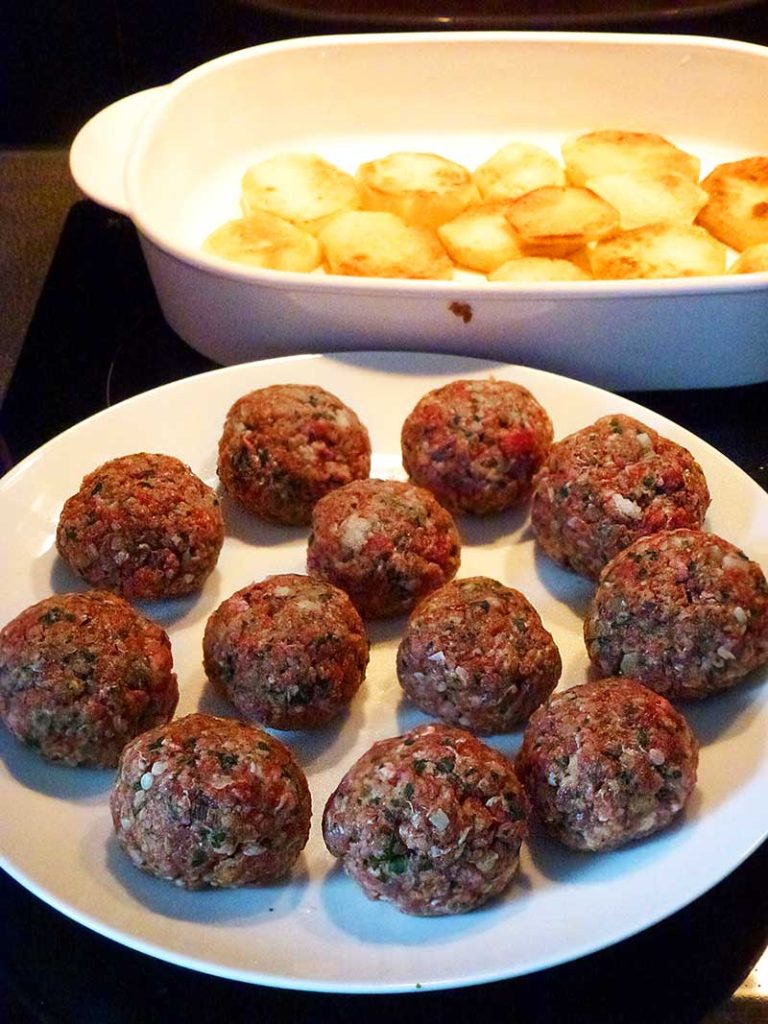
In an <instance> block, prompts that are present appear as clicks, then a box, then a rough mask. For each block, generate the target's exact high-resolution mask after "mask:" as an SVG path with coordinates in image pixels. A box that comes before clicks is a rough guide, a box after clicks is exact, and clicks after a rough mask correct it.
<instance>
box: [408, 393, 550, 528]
mask: <svg viewBox="0 0 768 1024" xmlns="http://www.w3.org/2000/svg"><path fill="white" fill-rule="evenodd" d="M552 436H553V432H552V422H551V420H550V418H549V416H548V414H547V412H546V411H545V409H544V408H543V407H542V406H541V405H540V404H539V402H538V401H537V400H536V399H535V398H534V396H533V395H532V394H531V392H530V391H528V389H527V388H524V387H522V385H520V384H514V383H512V382H511V381H506V380H457V381H453V382H452V383H450V384H446V385H445V386H444V387H441V388H437V389H436V390H434V391H430V393H429V394H428V395H425V396H424V397H423V398H422V399H421V401H419V402H418V404H417V405H416V407H415V408H414V409H413V411H412V412H411V413H410V415H409V416H408V418H407V419H406V421H405V423H404V424H403V429H402V435H401V445H402V452H403V465H404V466H405V469H406V471H407V473H408V475H409V477H410V478H411V480H412V481H413V482H414V483H415V484H418V485H419V486H420V487H426V488H427V489H428V490H430V491H432V493H433V494H434V495H435V497H436V498H437V499H438V501H439V502H440V503H441V504H442V505H444V506H445V507H446V508H447V509H450V511H452V512H456V513H460V512H467V513H470V514H472V515H488V514H489V513H493V512H501V511H503V510H504V509H508V508H511V507H512V506H514V505H518V504H520V503H521V502H522V501H524V500H525V499H526V498H527V497H528V495H529V493H530V490H531V481H532V479H533V475H534V473H535V472H536V471H537V470H538V469H539V467H540V466H541V464H542V462H543V461H544V458H545V456H546V454H547V452H548V451H549V448H550V445H551V444H552Z"/></svg>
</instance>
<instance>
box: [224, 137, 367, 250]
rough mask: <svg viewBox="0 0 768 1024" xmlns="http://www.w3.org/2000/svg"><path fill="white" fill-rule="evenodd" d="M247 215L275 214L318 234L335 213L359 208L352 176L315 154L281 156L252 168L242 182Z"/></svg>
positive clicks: (243, 203) (242, 198) (243, 201)
mask: <svg viewBox="0 0 768 1024" xmlns="http://www.w3.org/2000/svg"><path fill="white" fill-rule="evenodd" d="M241 205H242V208H243V213H244V214H245V216H246V217H247V216H250V214H252V213H253V212H254V211H256V210H264V211H266V212H267V213H273V214H275V216H277V217H282V218H283V219H284V220H289V221H291V223H293V224H298V225H299V226H300V227H303V228H306V229H307V230H308V231H312V232H317V231H318V230H319V229H320V228H321V227H322V226H323V224H324V223H325V221H326V220H327V219H328V218H329V217H332V216H333V215H334V214H335V213H340V212H341V211H342V210H356V209H358V207H359V206H360V196H359V195H358V191H357V184H356V183H355V179H354V178H353V177H352V175H351V174H347V173H346V171H342V170H341V168H339V167H336V166H335V165H334V164H331V163H329V162H328V161H327V160H324V159H323V158H322V157H319V156H315V155H314V154H313V153H279V154H278V155H277V156H272V157H268V158H267V159H266V160H262V161H260V162H259V163H257V164H253V166H251V167H249V168H248V170H247V171H246V172H245V175H244V176H243V181H242V196H241Z"/></svg>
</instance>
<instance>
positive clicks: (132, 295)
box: [0, 200, 768, 1024]
mask: <svg viewBox="0 0 768 1024" xmlns="http://www.w3.org/2000/svg"><path fill="white" fill-rule="evenodd" d="M212 368H214V364H213V363H211V362H210V361H209V360H207V359H205V358H203V357H202V356H200V355H198V354H197V353H195V352H194V351H192V349H190V348H189V347H188V346H187V345H186V344H185V343H184V342H182V341H181V340H180V339H179V338H178V337H177V336H176V335H175V334H174V333H173V331H171V330H170V328H169V327H168V326H167V325H166V324H165V322H164V321H163V318H162V316H161V314H160V311H159V308H158V306H157V302H156V300H155V296H154V293H153V291H152V287H151V284H150V281H149V278H148V275H147V272H146V269H145V266H144V263H143V259H142V257H141V252H140V248H139V245H138V241H137V238H136V233H135V230H134V228H133V226H132V224H131V223H130V222H129V221H128V220H126V219H125V218H123V217H121V216H119V215H116V214H113V213H110V212H109V211H107V210H104V209H103V208H101V207H99V206H97V205H96V204H94V203H92V202H90V201H87V200H83V201H80V202H77V203H75V204H74V205H73V206H72V207H71V210H70V212H69V215H68V217H67V220H66V223H65V225H64V229H63V231H62V234H61V238H60V242H59V245H58V248H57V250H56V253H55V255H54V259H53V262H52V264H51V267H50V271H49V273H48V276H47V278H46V282H45V286H44V288H43V291H42V294H41V296H40V300H39V302H38V304H37V307H36V310H35V314H34V317H33V319H32V322H31V325H30V328H29V331H28V334H27V337H26V339H25V343H24V346H23V349H22V352H21V356H20V358H19V361H18V364H17V367H16V371H15V373H14V375H13V377H12V380H11V383H10V386H9V389H8V392H7V396H6V399H5V403H4V406H3V409H2V412H1V413H0V434H2V438H3V440H4V443H5V449H6V456H7V459H6V461H7V462H9V463H13V462H17V461H19V460H20V459H22V458H23V457H24V456H26V455H27V454H29V453H30V452H31V451H33V450H34V449H35V448H37V447H38V446H39V445H40V444H42V443H44V442H45V441H46V440H48V439H49V438H51V437H53V436H55V435H56V434H58V433H59V432H60V431H61V430H63V429H66V428H67V427H68V426H71V425H73V424H75V423H77V422H79V421H81V420H82V419H84V418H86V417H87V416H89V415H91V414H93V413H95V412H98V411H99V410H101V409H103V408H105V407H106V406H108V405H112V404H115V403H116V402H119V401H122V400H123V399H125V398H128V397H130V396H132V395H134V394H137V393H139V392H142V391H145V390H147V389H149V388H152V387H155V386H157V385H159V384H163V383H166V382H169V381H172V380H175V379H178V378H181V377H185V376H190V375H192V374H196V373H200V372H203V371H205V370H208V369H212ZM630 397H632V398H634V399H635V400H637V401H639V402H640V403H641V404H644V405H647V406H650V407H651V408H653V409H655V410H657V411H658V412H660V413H662V414H664V415H666V416H668V417H669V418H671V419H673V420H675V421H676V422H679V423H681V424H682V425H684V426H686V427H687V428H689V429H690V430H692V431H693V432H694V433H696V434H698V435H699V436H701V437H703V438H705V439H706V440H707V441H709V442H710V443H712V444H713V445H715V446H716V447H717V448H719V449H720V450H721V451H723V452H724V454H726V455H727V456H729V457H730V458H731V459H733V460H734V461H735V462H737V463H738V464H739V465H741V466H742V467H743V468H744V469H746V470H747V472H749V473H751V474H752V476H753V477H754V478H755V479H757V480H758V481H759V482H761V483H762V485H763V486H768V465H767V464H768V430H766V424H767V422H768V412H767V410H768V382H766V383H765V384H756V385H752V386H749V387H743V388H730V389H727V390H722V391H711V390H710V391H686V392H672V391H670V392H641V393H635V394H632V395H631V396H630ZM767 869H768V846H766V845H765V844H764V846H763V847H762V848H761V849H760V850H758V851H757V852H756V853H755V854H754V855H753V856H752V857H750V858H749V859H748V860H747V861H746V862H745V864H744V865H742V866H741V867H740V868H739V869H737V870H736V871H735V872H734V873H733V874H732V875H731V876H730V877H729V878H727V879H726V880H724V881H723V882H722V883H721V884H720V885H718V886H717V887H716V888H715V889H714V890H712V891H711V892H710V893H708V894H706V895H705V896H703V897H702V898H700V899H699V900H697V901H696V902H695V903H693V904H692V905H691V906H690V907H688V908H686V909H684V910H683V911H681V912H680V913H678V914H676V915H674V916H673V917H672V918H670V919H668V920H667V921H663V922H661V923H660V924H658V925H656V926H654V927H653V928H651V929H649V930H647V931H646V932H643V933H642V934H641V935H638V936H636V937H634V938H632V939H629V940H627V941H626V942H623V943H621V944H619V945H618V946H615V947H613V948H611V949H607V950H604V951H602V952H600V953H597V954H595V955H593V956H591V957H587V958H585V959H583V960H579V961H576V962H575V963H572V964H566V965H564V966H562V967H559V968H555V969H553V970H550V971H545V972H542V973H540V974H536V975H532V976H529V977H524V978H519V979H515V980H514V981H511V982H505V983H498V984H495V985H490V986H484V987H483V989H482V998H483V1003H482V1005H483V1007H484V1008H485V1009H484V1012H485V1013H486V1014H487V1015H488V1018H489V1019H490V1020H500V1019H502V1018H503V1019H505V1020H509V1021H510V1022H533V1021H535V1022H536V1024H549V1022H550V1021H552V1022H554V1021H558V1022H566V1024H581V1022H584V1024H587V1022H589V1024H599V1022H603V1021H605V1022H606V1024H608V1022H614V1021H618V1022H624V1021H626V1022H635V1021H636V1022H638V1024H648V1022H650V1021H653V1022H654V1024H665V1022H667V1021H669V1022H670V1024H672V1022H674V1024H684V1022H687V1021H690V1022H694V1021H699V1020H701V1016H702V1014H703V1013H704V1012H705V1011H707V1010H709V1009H711V1007H712V1006H714V1005H715V1004H716V1003H718V1002H720V1001H721V1000H722V999H724V998H726V997H727V996H728V995H729V993H731V992H732V991H734V989H735V988H736V987H737V986H738V985H739V983H740V981H741V980H742V979H743V978H744V977H745V976H746V974H747V973H748V971H749V969H750V967H751V966H752V964H753V963H754V961H755V960H756V958H757V957H758V956H759V954H760V952H761V951H762V949H763V948H764V946H765V943H766V939H768V934H767V930H766V929H767V925H766V918H767V917H768V914H767V913H766V901H765V893H766V887H765V877H766V870H767ZM649 898H651V894H649ZM0 900H2V905H3V907H4V912H3V915H2V916H1V917H2V924H1V925H0V928H1V929H2V931H0V941H1V942H2V949H1V950H0V953H1V955H0V989H4V991H5V992H6V993H7V995H8V997H9V1006H10V1010H9V1013H8V1015H6V1016H4V1018H3V1019H4V1020H7V1021H10V1022H15V1021H20V1022H21V1021H23V1022H24V1024H27V1022H41V1024H42V1022H48V1021H50V1022H54V1024H67V1022H69V1021H73V1022H74V1021H75V1020H77V1021H82V1020H89V1021H90V1020H93V1021H99V1022H105V1024H113V1022H114V1024H122V1022H123V1021H125V1022H132V1021H135V1020H138V1019H140V1020H141V1021H142V1024H152V1022H154V1021H158V1022H159V1021H161V1020H162V1021H165V1020H167V1019H168V1018H169V1016H171V1015H172V1016H175V1015H176V1013H177V1012H178V1008H179V1006H182V1005H183V1006H184V1007H185V1015H186V1016H187V1018H188V1020H189V1021H191V1022H193V1024H194V1022H197V1021H205V1022H208V1021H214V1020H215V1021H221V1020H225V1019H229V1018H233V1019H235V1020H238V1019H245V1016H246V1015H247V1016H248V1017H249V1018H251V1017H252V1018H254V1019H256V1020H266V1019H268V1018H270V1017H274V1018H276V1019H277V1020H294V1019H295V1020H302V1021H314V1020H323V1021H348V1020H349V1021H352V1020H353V1019H357V1018H358V1017H359V1016H360V1014H364V1015H365V1016H366V1017H367V1018H369V1019H370V1020H371V1021H372V1022H373V1024H375V1022H378V1021H384V1020H385V1019H387V1020H389V1019H390V1018H391V1017H392V1015H393V1014H397V1015H399V1016H400V1017H401V1018H403V1019H405V1020H411V1019H413V1020H416V1019H417V1018H418V1019H421V1018H422V1017H424V1015H425V1014H426V1015H431V1016H432V1017H433V1019H436V1020H438V1021H441V1020H449V1019H450V1020H453V1019H459V1017H460V1016H463V1015H465V1014H468V1013H472V1012H477V1009H476V1008H477V1006H478V1005H481V1004H479V1003H478V992H477V990H473V989H469V990H457V991H453V992H449V993H428V994H422V995H419V996H388V997H383V996H382V997H362V996H361V997H351V996H345V997H333V996H317V995H311V994H306V993H305V994H302V993H291V992H282V991H279V990H268V989H263V988H259V987H257V986H249V985H243V984H239V983H235V982H226V981H222V980H221V979H215V978H209V977H207V976H203V975H196V974H194V973H193V972H190V971H186V970H184V969H182V968H178V967H173V966H171V965H168V964H164V963H161V962H159V961H154V960H151V959H150V958H147V957H144V956H142V955H141V954H138V953H134V952H132V951H130V950H127V949H124V948H123V947H121V946H118V945H116V944H115V943H112V942H110V941H108V940H106V939H103V938H101V937H99V936H97V935H95V934H93V933H91V932H89V931H87V930H86V929H84V928H82V927H81V926H80V925H77V924H75V923H73V922H72V921H70V920H68V919H67V918H65V917H64V916H63V915H61V914H59V913H57V912H55V911H53V910H51V909H50V908H48V907H47V906H46V905H45V904H44V903H42V902H41V901H39V900H37V899H36V898H34V897H33V896H31V895H30V894H29V893H27V892H26V891H25V890H24V889H23V888H22V887H21V886H19V885H18V884H17V883H16V882H14V881H12V880H11V879H10V878H9V877H7V876H5V875H2V874H0ZM691 936H695V937H696V938H695V941H694V942H692V941H691ZM62 950H66V953H67V955H66V956H64V955H62ZM95 965H97V966H95ZM136 999H139V1000H140V1002H139V1003H137V1002H136ZM84 1005H88V1007H89V1010H88V1013H87V1014H83V1007H84ZM138 1006H140V1007H141V1009H140V1011H139V1010H137V1007H138ZM762 1006H765V1004H764V1003H763V1004H762ZM137 1013H139V1015H138V1016H137ZM733 1019H734V1020H735V1019H736V1018H733ZM754 1019H755V1020H756V1019H758V1018H754Z"/></svg>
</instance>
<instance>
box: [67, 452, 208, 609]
mask: <svg viewBox="0 0 768 1024" xmlns="http://www.w3.org/2000/svg"><path fill="white" fill-rule="evenodd" d="M223 542H224V521H223V519H222V516H221V509H220V508H219V500H218V498H217V497H216V494H215V493H214V491H213V490H212V489H211V488H210V487H208V486H207V485H206V484H204V483H203V481H202V480H200V479H199V478H198V477H197V476H195V474H194V473H193V472H192V470H191V469H190V468H189V467H188V466H185V465H184V463H183V462H180V461H179V460H178V459H175V458H173V457H172V456H170V455H150V454H147V453H146V452H142V453H140V454H137V455H125V456H123V457H121V458H117V459H112V460H111V461H109V462H105V463H104V465H103V466H99V468H98V469H95V470H94V471H93V472H92V473H89V474H88V476H86V477H85V479H84V480H83V482H82V484H81V486H80V490H79V491H78V492H77V494H75V495H73V496H72V497H71V498H69V500H68V501H67V502H66V503H65V505H64V508H63V509H62V512H61V517H60V519H59V526H58V530H57V533H56V546H57V548H58V550H59V554H60V555H61V557H62V558H63V559H64V561H65V562H67V563H68V564H69V566H70V568H72V569H74V571H75V572H76V573H78V574H79V575H80V576H82V578H83V579H84V580H85V581H86V582H87V583H89V584H90V585H91V586H93V587H103V588H104V589H106V590H113V591H115V592H116V593H118V594H122V595H123V597H128V598H163V597H180V596H183V595H185V594H191V593H193V592H194V591H195V590H199V589H200V587H202V585H203V582H204V581H205V579H206V578H207V576H208V575H209V574H210V573H211V571H212V570H213V568H214V566H215V565H216V561H217V559H218V557H219V552H220V551H221V546H222V544H223Z"/></svg>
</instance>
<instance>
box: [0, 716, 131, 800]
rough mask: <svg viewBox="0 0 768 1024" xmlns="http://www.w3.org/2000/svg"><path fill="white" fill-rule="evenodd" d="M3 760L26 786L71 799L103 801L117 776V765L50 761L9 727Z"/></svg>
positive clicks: (1, 734)
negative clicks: (79, 765) (75, 765)
mask: <svg viewBox="0 0 768 1024" xmlns="http://www.w3.org/2000/svg"><path fill="white" fill-rule="evenodd" d="M0 761H2V762H3V763H4V765H5V767H6V770H7V771H8V774H9V775H10V776H11V778H12V779H13V780H14V781H15V782H17V783H18V784H19V785H21V786H23V787H24V788H25V789H34V790H35V791H36V792H38V793H43V794H45V796H50V797H54V798H55V799H56V800H66V801H67V802H69V803H77V804H92V803H101V802H102V801H103V800H104V797H105V796H106V795H107V794H108V793H109V791H110V789H111V788H112V780H113V779H114V777H115V772H114V769H113V768H70V767H68V766H67V765H63V764H57V763H56V762H55V761H49V760H48V759H47V758H44V757H43V756H42V754H39V753H38V752H37V751H36V750H33V749H32V748H31V747H27V746H25V745H24V744H23V743H21V742H20V741H19V740H17V739H16V738H15V737H14V736H12V735H11V734H10V733H9V732H8V731H7V730H5V729H3V730H2V731H0Z"/></svg>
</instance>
